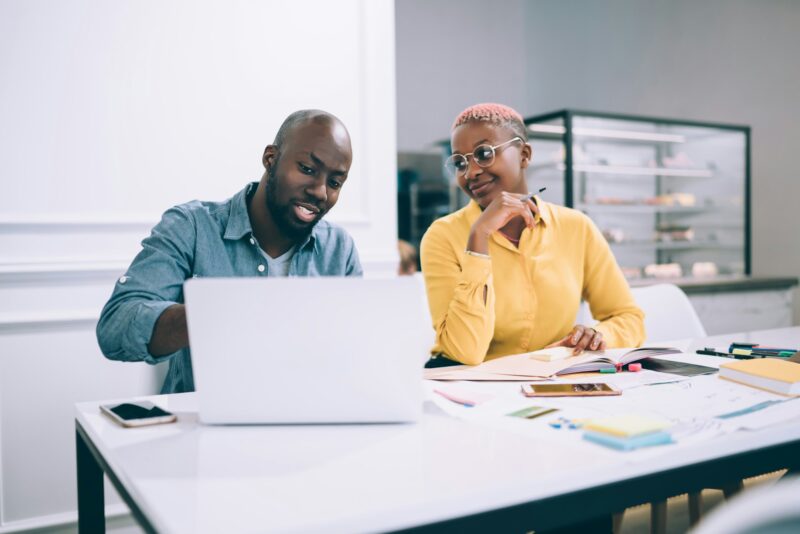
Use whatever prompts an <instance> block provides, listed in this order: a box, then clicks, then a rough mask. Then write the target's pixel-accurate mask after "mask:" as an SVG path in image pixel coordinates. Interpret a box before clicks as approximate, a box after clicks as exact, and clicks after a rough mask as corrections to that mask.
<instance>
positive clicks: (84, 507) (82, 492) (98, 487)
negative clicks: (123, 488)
mask: <svg viewBox="0 0 800 534" xmlns="http://www.w3.org/2000/svg"><path fill="white" fill-rule="evenodd" d="M75 453H76V463H77V466H78V532H79V533H80V534H89V533H91V534H94V533H104V532H105V531H106V516H105V496H104V495H103V470H102V469H101V468H100V465H99V464H98V463H97V461H96V460H95V459H94V456H92V451H90V450H89V447H87V445H86V442H84V441H83V436H81V434H80V432H79V431H78V430H76V431H75Z"/></svg>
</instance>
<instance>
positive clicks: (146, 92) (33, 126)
mask: <svg viewBox="0 0 800 534" xmlns="http://www.w3.org/2000/svg"><path fill="white" fill-rule="evenodd" d="M394 76H395V74H394V5H393V2H392V1H391V0H377V1H376V0H340V1H337V2H327V1H324V0H300V1H277V0H275V1H260V2H254V1H244V0H233V1H228V0H226V1H223V0H214V1H205V2H194V1H188V0H172V1H163V2H162V1H152V0H126V1H114V2H103V1H100V0H68V1H63V2H52V1H42V0H32V1H31V0H4V1H3V2H0V125H2V126H1V127H0V162H2V166H1V167H0V479H1V480H2V483H1V486H0V505H1V506H0V532H5V531H12V530H20V529H25V528H32V527H35V526H41V525H46V524H53V523H58V522H63V521H69V520H71V519H72V518H73V517H74V512H73V511H74V509H75V506H76V502H75V480H74V465H73V463H72V462H73V457H74V436H73V428H74V427H73V422H72V404H73V403H74V402H76V401H78V400H87V399H97V398H109V397H124V396H127V395H132V394H137V393H139V394H142V393H150V392H153V391H155V390H156V389H157V388H158V386H159V385H160V384H159V377H158V376H156V375H154V374H153V371H152V369H149V368H148V367H147V366H146V365H144V364H122V363H117V362H108V361H106V360H104V359H103V358H102V356H101V355H100V352H99V350H98V349H97V346H96V341H95V340H94V330H93V328H94V322H95V321H96V318H97V315H98V313H99V310H100V307H101V306H102V304H103V302H104V300H105V299H106V298H107V297H108V295H109V294H110V292H111V289H112V283H113V279H114V278H115V277H116V276H117V275H118V273H120V272H122V271H123V270H124V268H125V266H126V265H127V264H128V263H129V262H130V259H131V258H132V257H133V255H134V254H135V253H136V252H137V251H138V249H139V242H140V240H141V239H142V238H143V237H145V236H146V235H147V233H148V231H149V228H150V227H151V226H152V225H153V224H154V223H155V222H157V221H158V218H159V216H160V214H161V212H163V211H164V210H165V209H166V208H168V207H169V206H171V205H173V204H176V203H181V202H185V201H188V200H191V199H195V198H199V199H223V198H227V197H229V196H231V195H232V194H234V193H235V192H237V191H238V190H239V189H241V188H242V187H243V186H244V185H245V183H246V182H248V181H253V180H258V179H259V178H260V176H261V173H262V172H263V168H262V167H261V163H260V161H261V153H262V151H263V148H264V146H265V145H267V144H268V143H270V142H271V141H272V140H273V137H274V135H275V133H276V131H277V128H278V126H279V125H280V123H281V121H282V120H283V119H284V118H285V116H286V115H288V114H289V113H290V112H292V111H294V110H296V109H301V108H322V109H325V110H328V111H330V112H332V113H334V114H336V115H338V116H339V117H340V118H341V119H342V120H343V121H344V123H345V124H346V125H347V127H348V129H349V130H350V133H351V136H352V140H353V150H354V160H353V167H352V170H351V174H350V178H349V179H348V182H347V186H346V187H345V189H344V190H343V194H342V195H341V197H340V201H339V203H338V204H337V206H336V207H335V208H334V210H333V211H332V212H331V214H330V215H329V216H330V218H331V219H332V220H335V221H338V222H340V223H341V224H343V225H344V226H345V227H346V228H347V229H348V230H349V231H350V232H351V233H352V234H353V236H354V238H355V240H356V244H357V246H358V247H359V250H360V253H361V257H362V263H363V264H364V267H365V270H366V271H367V273H382V272H394V271H395V269H396V264H397V251H396V235H397V229H396V200H395V199H396V191H395V184H396V178H395V176H396V171H395V165H396V143H395V112H396V110H395V77H394Z"/></svg>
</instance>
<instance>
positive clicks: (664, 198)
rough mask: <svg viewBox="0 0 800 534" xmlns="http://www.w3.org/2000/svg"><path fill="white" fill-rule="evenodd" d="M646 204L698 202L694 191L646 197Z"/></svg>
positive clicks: (689, 203) (687, 203) (674, 204)
mask: <svg viewBox="0 0 800 534" xmlns="http://www.w3.org/2000/svg"><path fill="white" fill-rule="evenodd" d="M644 203H645V204H649V205H651V206H684V207H689V206H694V205H695V204H696V203H697V197H695V196H694V195H693V194H692V193H667V194H664V195H658V196H656V197H650V198H646V199H645V200H644Z"/></svg>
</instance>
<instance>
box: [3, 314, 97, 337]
mask: <svg viewBox="0 0 800 534" xmlns="http://www.w3.org/2000/svg"><path fill="white" fill-rule="evenodd" d="M99 318H100V310H99V309H98V310H73V311H58V312H34V313H31V312H27V313H19V314H16V313H15V314H10V313H4V314H2V315H0V334H19V333H26V332H32V331H41V330H64V329H68V330H73V329H78V328H94V326H95V325H96V324H97V320H98V319H99Z"/></svg>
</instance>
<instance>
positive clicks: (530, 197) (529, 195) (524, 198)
mask: <svg viewBox="0 0 800 534" xmlns="http://www.w3.org/2000/svg"><path fill="white" fill-rule="evenodd" d="M545 189H547V188H546V187H543V188H541V189H539V190H538V191H537V192H535V193H528V194H527V195H525V196H524V197H522V199H521V200H523V201H525V200H531V199H532V198H533V197H535V196H536V195H538V194H539V193H541V192H542V191H544V190H545Z"/></svg>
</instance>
